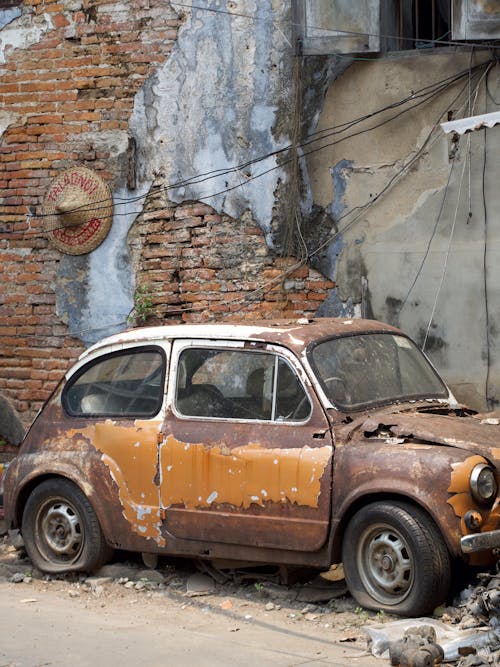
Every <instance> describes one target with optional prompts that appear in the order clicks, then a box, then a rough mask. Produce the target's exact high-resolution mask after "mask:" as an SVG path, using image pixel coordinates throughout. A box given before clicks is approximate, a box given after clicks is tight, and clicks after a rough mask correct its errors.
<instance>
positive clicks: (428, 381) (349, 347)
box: [309, 333, 449, 410]
mask: <svg viewBox="0 0 500 667" xmlns="http://www.w3.org/2000/svg"><path fill="white" fill-rule="evenodd" d="M309 358H310V361H311V364H312V366H313V368H314V370H315V371H316V374H317V377H318V379H319V381H320V383H321V385H322V387H323V389H324V390H325V392H326V395H327V396H328V398H329V399H330V400H331V402H332V403H333V404H334V405H336V406H338V407H339V408H341V409H344V410H346V409H347V410H357V409H361V408H364V407H368V406H370V405H374V404H381V403H382V404H383V403H392V402H395V401H406V400H411V399H418V398H444V399H446V398H448V395H449V394H448V390H447V388H446V386H445V385H444V384H443V382H442V380H441V379H440V378H439V376H438V375H437V373H436V372H435V371H434V369H433V368H432V366H431V365H430V364H429V362H428V361H427V359H426V358H425V356H424V355H423V354H422V353H421V352H420V350H419V349H418V348H417V347H416V346H415V345H414V344H413V343H412V342H411V341H410V340H409V339H408V338H406V337H405V336H399V335H394V334H390V333H365V334H358V335H354V336H345V337H341V338H331V339H329V340H324V341H322V342H320V343H318V344H316V345H315V346H314V347H312V349H310V351H309Z"/></svg>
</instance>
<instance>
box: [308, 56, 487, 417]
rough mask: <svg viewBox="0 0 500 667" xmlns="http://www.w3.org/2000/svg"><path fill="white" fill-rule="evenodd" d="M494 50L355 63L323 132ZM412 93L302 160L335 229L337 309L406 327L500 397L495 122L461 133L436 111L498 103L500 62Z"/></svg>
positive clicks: (459, 379) (332, 254)
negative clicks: (445, 128)
mask: <svg viewBox="0 0 500 667" xmlns="http://www.w3.org/2000/svg"><path fill="white" fill-rule="evenodd" d="M489 59H490V53H489V52H486V51H485V52H475V53H474V55H473V56H472V58H471V54H470V53H465V52H462V53H461V52H459V51H455V50H451V51H450V50H448V49H445V50H439V49H436V50H433V51H428V52H427V51H418V52H417V51H415V52H413V53H412V52H409V53H407V54H406V55H400V54H394V55H393V56H391V57H388V58H385V59H381V60H374V61H363V60H360V61H357V62H354V63H353V64H352V65H350V67H349V68H348V69H347V70H345V72H344V73H343V74H342V75H341V76H340V77H338V78H336V80H335V81H334V82H333V83H332V84H331V86H330V88H329V90H328V93H327V95H326V98H325V102H324V106H323V108H322V112H321V115H320V118H319V122H318V125H317V128H316V130H321V131H323V132H324V134H325V136H326V135H327V134H328V132H329V130H330V128H333V127H334V126H337V127H338V130H341V129H342V128H341V127H339V126H342V124H343V123H348V122H351V121H352V120H354V119H358V118H360V116H363V115H365V114H370V113H372V112H375V111H377V110H379V109H382V108H384V107H386V106H387V105H389V104H392V103H396V102H398V101H399V100H401V99H403V98H406V96H407V95H409V94H411V92H412V91H418V90H420V89H422V88H424V87H425V86H428V85H430V84H433V83H435V82H437V81H439V80H444V79H445V78H446V77H450V76H453V75H455V74H456V73H458V72H460V71H462V70H465V71H467V70H468V68H469V66H470V65H471V64H472V65H477V64H479V63H483V62H486V61H488V60H489ZM486 79H487V81H488V90H489V94H488V93H487V91H486V85H485V82H486ZM476 84H477V88H476ZM495 100H496V101H495ZM417 102H418V99H417V98H416V99H415V100H414V101H411V102H410V103H409V104H408V105H405V106H404V107H398V108H395V109H394V110H388V111H387V112H385V113H382V114H380V115H377V116H374V117H373V118H371V119H369V120H366V121H365V122H362V123H356V124H355V125H353V126H352V127H351V128H350V129H349V130H347V131H343V132H340V133H338V134H335V135H332V136H329V137H327V138H325V139H324V140H323V141H322V142H319V143H318V144H316V145H315V146H316V147H318V146H323V148H322V149H321V150H319V151H317V152H315V153H314V154H312V155H310V156H309V157H308V159H307V170H308V178H309V182H310V188H311V195H312V200H313V202H314V203H315V204H316V206H318V207H320V208H321V209H322V210H324V211H325V214H328V215H329V216H330V218H331V222H330V231H331V234H332V235H333V237H334V238H333V240H332V241H331V242H330V243H328V244H327V246H326V248H325V251H324V255H323V258H322V261H323V265H324V269H325V272H326V273H327V274H328V275H329V276H330V277H331V278H332V279H334V280H336V282H337V289H336V290H334V294H335V296H334V295H333V294H332V295H330V297H329V300H328V301H329V302H330V305H331V308H330V310H333V311H334V312H346V311H351V312H353V314H361V313H364V314H366V315H367V316H372V317H375V318H377V319H381V320H385V321H388V322H390V323H393V324H396V325H399V326H401V327H402V328H403V329H404V330H405V331H406V332H407V333H408V334H410V335H411V336H412V337H413V338H414V339H415V340H416V341H417V342H418V343H419V344H420V345H421V346H422V347H424V348H425V351H426V352H427V353H428V355H429V356H430V358H431V360H432V361H433V362H434V364H435V365H436V366H437V368H438V369H439V370H440V371H441V373H442V374H443V375H444V377H445V378H446V380H447V381H448V382H449V383H450V384H451V386H452V388H453V389H454V390H455V393H456V395H457V397H459V398H460V399H462V400H466V401H468V402H469V403H472V404H473V405H475V406H477V407H480V408H485V407H490V408H491V407H494V406H495V405H497V404H498V402H499V400H500V357H499V345H500V340H499V331H500V329H499V324H500V322H499V316H498V313H499V308H500V291H499V288H498V284H499V278H500V269H499V263H498V253H499V251H500V246H499V241H500V239H499V234H500V226H499V224H498V211H499V210H500V190H499V188H498V185H497V181H498V161H497V158H496V156H497V155H498V150H499V147H500V128H493V129H489V130H483V131H480V132H475V133H473V134H468V135H464V136H462V137H461V138H460V140H459V141H458V142H457V143H454V142H453V141H452V140H451V138H450V137H451V135H445V134H444V133H443V132H442V130H441V128H440V127H439V122H440V120H442V121H445V120H448V114H450V115H451V116H452V117H454V118H460V117H465V116H469V115H474V114H482V113H485V112H490V111H496V110H498V108H499V107H498V103H500V66H498V65H494V64H493V65H492V66H491V69H490V70H489V72H488V74H487V75H486V74H485V70H484V69H483V70H482V71H481V72H479V73H477V74H474V75H471V79H470V80H469V77H468V76H466V77H465V78H464V79H461V80H460V81H459V82H457V83H456V84H455V85H452V86H450V87H449V89H446V90H444V89H443V90H442V91H441V92H438V94H436V96H435V97H434V98H433V99H431V100H429V101H428V102H426V103H425V104H421V105H417ZM412 107H413V108H412ZM406 108H407V109H408V112H406V113H404V114H402V115H400V116H399V117H397V118H394V119H392V120H391V117H392V116H394V115H395V114H396V113H398V112H400V111H402V110H403V109H406ZM381 123H383V124H382V125H381V126H380V127H378V128H375V129H370V128H372V127H373V126H375V125H378V124H381ZM433 128H434V130H433ZM339 140H340V141H339ZM334 142H338V143H334ZM329 144H332V145H329ZM422 146H423V150H422V152H421V156H420V157H418V153H419V151H420V149H421V147H422ZM453 156H454V157H453ZM414 157H417V159H415V160H413V158H414ZM485 160H486V163H485ZM407 165H410V166H409V168H406V167H407ZM448 181H449V184H448V186H447V183H448ZM391 182H393V184H392V186H391V187H390V188H389V189H388V190H387V191H385V188H386V187H387V185H388V184H390V183H391ZM380 193H382V194H380ZM445 194H446V197H445ZM379 195H380V196H379ZM378 196H379V198H377V197H378ZM444 197H445V199H444ZM441 208H442V210H441ZM440 210H441V212H440ZM469 211H470V215H469ZM337 231H338V232H339V233H338V234H336V232H337ZM485 275H486V279H485ZM485 289H486V292H487V299H485ZM486 306H487V308H488V314H486ZM486 398H487V399H488V400H486Z"/></svg>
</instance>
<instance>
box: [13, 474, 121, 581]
mask: <svg viewBox="0 0 500 667" xmlns="http://www.w3.org/2000/svg"><path fill="white" fill-rule="evenodd" d="M22 534H23V540H24V546H25V547H26V551H27V552H28V556H29V557H30V559H31V562H32V563H33V565H34V566H35V567H36V568H38V569H39V570H41V571H42V572H49V573H52V574H54V573H57V572H69V571H85V572H91V571H92V570H95V569H97V568H98V567H100V566H101V565H103V564H104V563H105V562H106V560H107V559H108V558H109V557H110V555H111V549H110V548H109V547H108V545H107V544H106V541H105V540H104V536H103V534H102V531H101V527H100V525H99V521H98V519H97V516H96V515H95V512H94V510H93V509H92V506H91V504H90V503H89V501H88V499H87V498H86V497H85V495H84V494H83V493H82V491H81V490H80V489H79V488H78V487H76V486H75V485H74V484H73V483H72V482H70V481H69V480H67V479H56V478H54V479H48V480H46V481H44V482H42V483H41V484H39V486H37V487H36V488H35V489H34V491H32V493H31V495H30V496H29V498H28V501H27V503H26V506H25V508H24V512H23V519H22Z"/></svg>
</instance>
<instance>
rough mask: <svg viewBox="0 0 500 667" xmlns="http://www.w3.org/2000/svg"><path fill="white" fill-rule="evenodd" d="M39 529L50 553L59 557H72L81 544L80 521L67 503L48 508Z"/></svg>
mask: <svg viewBox="0 0 500 667" xmlns="http://www.w3.org/2000/svg"><path fill="white" fill-rule="evenodd" d="M41 528H42V531H43V534H44V537H45V540H46V542H47V545H48V546H49V547H50V549H51V550H52V551H54V552H55V553H58V554H60V555H74V554H75V553H76V552H77V551H78V550H79V548H80V546H81V543H82V534H81V527H80V519H79V517H78V515H77V514H76V513H75V511H74V510H73V509H72V508H71V506H70V505H68V504H67V503H56V504H54V505H52V506H51V507H49V509H48V510H47V512H46V514H45V516H44V517H43V519H42V522H41Z"/></svg>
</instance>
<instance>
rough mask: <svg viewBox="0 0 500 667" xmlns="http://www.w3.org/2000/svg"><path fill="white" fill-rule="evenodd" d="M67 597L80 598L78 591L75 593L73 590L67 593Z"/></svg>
mask: <svg viewBox="0 0 500 667" xmlns="http://www.w3.org/2000/svg"><path fill="white" fill-rule="evenodd" d="M68 595H69V597H70V598H79V597H80V591H75V590H74V589H71V590H69V591H68Z"/></svg>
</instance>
